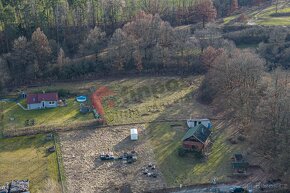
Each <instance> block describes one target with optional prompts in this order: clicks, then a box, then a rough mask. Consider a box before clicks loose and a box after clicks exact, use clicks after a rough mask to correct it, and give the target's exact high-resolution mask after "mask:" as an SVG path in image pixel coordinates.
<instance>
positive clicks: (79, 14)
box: [0, 0, 267, 55]
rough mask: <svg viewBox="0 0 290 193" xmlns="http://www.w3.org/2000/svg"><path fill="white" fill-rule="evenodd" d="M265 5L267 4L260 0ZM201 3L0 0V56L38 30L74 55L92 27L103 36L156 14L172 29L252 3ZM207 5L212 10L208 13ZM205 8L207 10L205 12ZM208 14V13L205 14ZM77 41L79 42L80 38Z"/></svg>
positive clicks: (186, 0)
mask: <svg viewBox="0 0 290 193" xmlns="http://www.w3.org/2000/svg"><path fill="white" fill-rule="evenodd" d="M260 1H261V2H265V1H267V0H260ZM201 2H203V1H201V0H170V1H168V0H43V1H37V0H1V1H0V31H2V32H1V33H0V47H1V50H0V53H5V52H10V51H11V49H12V41H13V40H14V39H16V38H17V37H19V36H25V37H26V38H29V36H30V35H31V34H32V33H33V31H35V30H36V28H38V27H40V28H41V29H42V30H43V31H44V32H45V33H46V35H47V36H48V37H49V39H54V40H55V41H56V42H57V44H60V45H61V46H62V47H63V48H64V49H68V51H69V53H70V54H72V55H73V54H75V52H76V50H77V49H78V44H79V43H80V42H79V41H78V39H82V38H83V37H84V35H85V34H86V33H87V32H88V31H89V30H90V29H92V28H94V27H95V26H98V27H101V28H102V29H103V30H104V31H106V33H107V34H111V33H113V32H114V31H115V30H116V29H117V28H118V27H120V26H122V25H124V24H125V23H127V22H129V21H131V20H132V18H134V17H135V15H136V13H138V12H139V11H141V10H143V11H144V12H146V13H147V14H153V15H154V14H159V15H160V17H161V18H162V19H163V20H165V21H168V22H169V23H171V25H173V26H177V25H185V24H193V23H196V22H197V21H199V20H200V19H203V20H205V19H206V17H207V16H206V17H204V13H206V12H209V13H211V14H213V15H217V16H218V17H224V16H227V15H230V14H231V13H232V12H234V11H235V10H236V9H238V8H239V7H241V6H252V5H255V4H256V0H223V1H221V0H213V1H207V0H206V1H205V4H206V3H207V6H204V7H200V9H197V6H198V5H200V4H201ZM211 3H213V5H214V7H215V10H216V11H212V9H210V8H211V6H212V5H211ZM207 7H208V8H207ZM207 14H208V13H207ZM80 37H81V38H80Z"/></svg>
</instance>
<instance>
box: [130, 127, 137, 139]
mask: <svg viewBox="0 0 290 193" xmlns="http://www.w3.org/2000/svg"><path fill="white" fill-rule="evenodd" d="M131 140H132V141H136V140H138V130H137V129H136V128H132V129H131Z"/></svg>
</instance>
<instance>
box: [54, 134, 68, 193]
mask: <svg viewBox="0 0 290 193" xmlns="http://www.w3.org/2000/svg"><path fill="white" fill-rule="evenodd" d="M53 140H54V145H55V153H56V159H57V169H58V176H59V180H60V183H61V192H62V193H66V185H65V176H64V171H63V165H62V163H63V162H62V156H61V152H60V153H59V152H58V151H61V148H60V143H59V138H58V135H57V134H56V133H54V134H53Z"/></svg>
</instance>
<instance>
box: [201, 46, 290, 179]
mask: <svg viewBox="0 0 290 193" xmlns="http://www.w3.org/2000/svg"><path fill="white" fill-rule="evenodd" d="M205 54H206V56H207V57H206V59H207V60H206V62H205V64H207V66H208V68H207V73H206V75H205V79H204V81H203V83H202V86H201V87H200V94H199V98H200V100H201V101H202V102H205V103H211V104H212V105H213V106H214V107H216V108H217V110H218V111H217V112H223V113H224V115H225V117H227V118H228V119H230V120H234V121H235V123H237V126H236V130H237V131H238V133H240V135H242V136H244V137H245V138H246V141H247V142H246V143H248V144H249V147H250V148H251V150H250V151H249V150H248V153H250V154H253V153H255V155H258V156H259V157H260V158H262V160H267V162H268V163H270V164H271V165H270V166H267V167H266V168H264V169H266V172H268V173H270V174H271V176H272V177H273V178H277V179H285V180H286V182H288V181H287V180H288V179H289V171H290V165H289V161H287V160H289V158H290V157H289V155H290V154H289V148H288V147H289V145H290V140H289V139H290V130H289V128H290V81H289V77H290V73H289V71H285V70H281V69H276V70H274V71H271V72H266V71H265V64H266V60H265V59H264V58H262V57H261V56H259V55H258V54H257V53H255V52H253V51H251V50H239V49H234V50H231V51H229V50H226V49H214V48H211V47H210V48H208V49H207V51H206V52H205ZM208 56H210V57H208ZM209 61H210V62H209ZM209 64H210V65H209ZM225 99H226V100H225Z"/></svg>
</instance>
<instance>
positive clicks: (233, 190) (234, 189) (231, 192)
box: [230, 187, 249, 193]
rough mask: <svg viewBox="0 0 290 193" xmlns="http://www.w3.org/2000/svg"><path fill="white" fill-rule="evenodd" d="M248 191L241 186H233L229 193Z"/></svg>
mask: <svg viewBox="0 0 290 193" xmlns="http://www.w3.org/2000/svg"><path fill="white" fill-rule="evenodd" d="M248 192H249V191H248V190H246V189H244V188H242V187H235V188H232V189H231V190H230V193H248Z"/></svg>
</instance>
